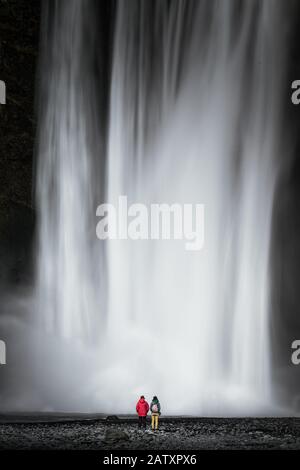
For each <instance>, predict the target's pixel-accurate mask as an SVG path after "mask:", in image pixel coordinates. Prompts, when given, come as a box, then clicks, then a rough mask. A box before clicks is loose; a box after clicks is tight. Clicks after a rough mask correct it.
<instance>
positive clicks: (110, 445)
mask: <svg viewBox="0 0 300 470" xmlns="http://www.w3.org/2000/svg"><path fill="white" fill-rule="evenodd" d="M0 449H1V450H4V449H20V450H21V449H32V450H33V449H34V450H44V449H68V450H69V449H70V450H71V449H72V450H74V449H79V450H85V449H89V450H97V449H98V450H99V449H106V450H113V449H134V450H136V449H152V450H159V449H163V450H167V449H174V450H175V449H177V450H186V449H194V450H198V449H199V450H201V449H300V418H255V419H254V418H253V419H252V418H247V419H245V418H242V419H232V418H226V419H223V418H201V419H200V418H199V419H190V418H184V419H180V418H177V419H172V418H169V419H165V420H163V419H162V420H161V425H160V429H159V431H157V432H155V433H153V432H152V431H151V430H150V426H149V423H148V426H147V430H146V431H140V430H139V429H138V427H137V423H136V421H135V420H133V419H131V420H129V419H118V420H109V419H97V420H88V421H73V422H70V421H69V422H43V423H28V422H27V423H19V424H18V423H3V422H2V423H0Z"/></svg>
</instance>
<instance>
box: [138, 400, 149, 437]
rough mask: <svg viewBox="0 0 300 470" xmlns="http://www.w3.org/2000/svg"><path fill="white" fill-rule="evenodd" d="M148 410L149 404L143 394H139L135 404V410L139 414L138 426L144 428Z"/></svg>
mask: <svg viewBox="0 0 300 470" xmlns="http://www.w3.org/2000/svg"><path fill="white" fill-rule="evenodd" d="M148 411H149V405H148V403H147V402H146V400H145V397H144V395H142V396H141V398H140V399H139V401H138V402H137V404H136V412H137V414H138V415H139V428H142V427H143V428H144V429H146V418H147V413H148Z"/></svg>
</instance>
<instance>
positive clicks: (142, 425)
mask: <svg viewBox="0 0 300 470" xmlns="http://www.w3.org/2000/svg"><path fill="white" fill-rule="evenodd" d="M139 428H144V429H146V416H139Z"/></svg>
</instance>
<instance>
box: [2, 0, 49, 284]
mask: <svg viewBox="0 0 300 470" xmlns="http://www.w3.org/2000/svg"><path fill="white" fill-rule="evenodd" d="M39 24H40V0H31V1H22V0H0V79H1V80H3V81H4V82H5V84H6V104H5V105H0V260H1V263H0V281H9V282H16V281H17V282H18V281H21V280H24V279H25V278H27V277H28V268H29V264H30V256H29V255H30V248H31V242H32V239H33V228H34V212H33V210H32V208H33V197H32V176H33V161H34V159H33V153H34V137H35V123H36V121H35V112H34V101H35V100H34V94H35V83H36V70H37V58H38V43H39Z"/></svg>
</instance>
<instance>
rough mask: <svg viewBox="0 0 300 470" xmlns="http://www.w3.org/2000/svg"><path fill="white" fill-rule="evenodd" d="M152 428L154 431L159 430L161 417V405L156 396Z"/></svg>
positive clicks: (152, 407)
mask: <svg viewBox="0 0 300 470" xmlns="http://www.w3.org/2000/svg"><path fill="white" fill-rule="evenodd" d="M150 411H151V427H152V429H153V430H154V429H158V418H159V416H160V403H159V400H158V398H157V397H156V396H154V397H153V399H152V402H151V405H150Z"/></svg>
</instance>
